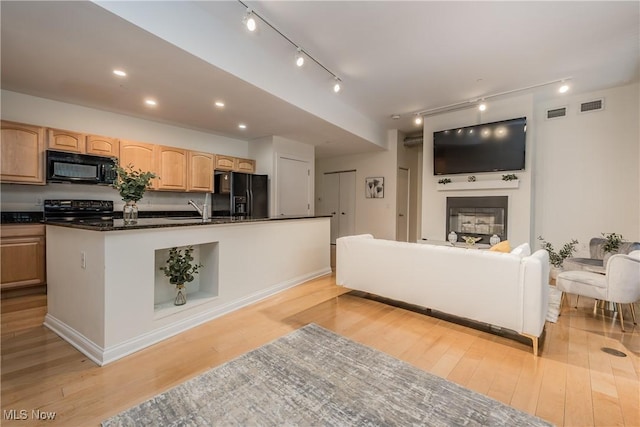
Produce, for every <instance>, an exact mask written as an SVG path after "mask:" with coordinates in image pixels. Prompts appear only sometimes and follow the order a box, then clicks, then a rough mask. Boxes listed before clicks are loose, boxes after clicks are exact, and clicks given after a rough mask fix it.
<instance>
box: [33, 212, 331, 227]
mask: <svg viewBox="0 0 640 427" xmlns="http://www.w3.org/2000/svg"><path fill="white" fill-rule="evenodd" d="M310 218H330V215H309V216H301V215H299V216H279V217H273V218H249V217H230V216H226V217H212V218H211V219H209V220H207V221H203V220H202V219H201V218H199V217H193V216H188V217H165V218H138V222H137V223H136V224H129V225H125V224H124V220H123V219H114V220H112V221H102V222H99V223H98V222H96V223H93V222H86V223H83V222H68V221H55V220H48V221H45V222H44V223H45V224H47V225H55V226H60V227H67V228H75V229H81V230H91V231H123V230H142V229H149V228H169V227H191V226H203V225H221V224H244V223H254V222H265V221H282V220H296V219H310Z"/></svg>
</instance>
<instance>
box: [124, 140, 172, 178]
mask: <svg viewBox="0 0 640 427" xmlns="http://www.w3.org/2000/svg"><path fill="white" fill-rule="evenodd" d="M157 147H158V146H157V145H154V144H149V143H146V142H138V141H129V140H124V139H121V140H120V162H119V163H120V166H122V167H123V168H127V166H129V165H131V166H132V167H133V169H134V170H138V169H140V170H142V171H143V172H153V173H155V174H156V175H158V176H162V175H160V174H159V173H158V172H157V170H156V150H157ZM157 181H158V179H157V178H156V179H153V180H152V181H151V189H157V188H158V183H157Z"/></svg>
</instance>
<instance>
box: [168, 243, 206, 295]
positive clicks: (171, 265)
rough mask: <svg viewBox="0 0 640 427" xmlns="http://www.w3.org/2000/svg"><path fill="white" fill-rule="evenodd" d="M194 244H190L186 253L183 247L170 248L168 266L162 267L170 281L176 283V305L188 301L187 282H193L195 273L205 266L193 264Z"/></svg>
mask: <svg viewBox="0 0 640 427" xmlns="http://www.w3.org/2000/svg"><path fill="white" fill-rule="evenodd" d="M192 253H193V246H188V247H187V248H186V249H185V250H184V253H182V250H181V249H178V248H171V249H169V259H167V262H166V264H167V265H166V266H164V267H160V270H162V271H163V272H164V275H165V276H167V277H168V278H169V283H171V284H172V285H176V290H177V292H176V298H175V300H174V302H173V303H174V304H175V305H184V304H186V303H187V290H186V289H185V284H186V283H189V282H192V281H193V279H194V277H193V275H194V274H198V270H199V269H200V268H202V267H203V265H202V264H193V263H192V262H193V256H192V255H191V254H192Z"/></svg>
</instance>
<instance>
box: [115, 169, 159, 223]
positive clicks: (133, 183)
mask: <svg viewBox="0 0 640 427" xmlns="http://www.w3.org/2000/svg"><path fill="white" fill-rule="evenodd" d="M116 174H117V177H116V180H115V181H114V182H113V188H115V189H116V190H118V192H119V193H120V197H122V200H123V201H124V202H125V204H124V208H123V218H124V224H125V225H129V224H135V223H137V222H138V205H137V204H136V202H137V201H138V200H140V199H142V196H143V195H144V192H145V191H146V190H147V188H149V184H151V180H152V179H153V178H156V174H154V173H153V172H142V170H140V169H138V170H134V169H133V165H132V164H129V165H127V167H126V168H123V167H122V166H120V164H118V163H116Z"/></svg>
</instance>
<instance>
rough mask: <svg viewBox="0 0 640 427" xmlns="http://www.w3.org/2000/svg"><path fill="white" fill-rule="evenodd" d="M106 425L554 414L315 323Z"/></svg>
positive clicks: (505, 419) (486, 421) (455, 422)
mask: <svg viewBox="0 0 640 427" xmlns="http://www.w3.org/2000/svg"><path fill="white" fill-rule="evenodd" d="M102 425H103V426H105V427H107V426H108V427H111V426H211V425H214V426H227V425H238V426H258V425H259V426H294V425H296V426H316V425H318V426H351V425H355V426H381V425H385V426H386V425H395V426H407V425H414V426H417V425H420V426H463V425H464V426H549V425H551V424H549V423H547V422H546V421H543V420H541V419H539V418H536V417H534V416H532V415H529V414H526V413H524V412H521V411H519V410H517V409H514V408H511V407H509V406H507V405H504V404H503V403H500V402H498V401H496V400H493V399H491V398H489V397H486V396H484V395H481V394H479V393H476V392H474V391H471V390H468V389H465V388H464V387H461V386H458V385H456V384H454V383H452V382H449V381H447V380H444V379H442V378H439V377H436V376H434V375H431V374H429V373H427V372H424V371H421V370H419V369H417V368H414V367H413V366H411V365H409V364H408V363H405V362H402V361H400V360H398V359H395V358H393V357H391V356H388V355H386V354H384V353H381V352H380V351H377V350H374V349H371V348H369V347H366V346H364V345H361V344H358V343H355V342H353V341H351V340H349V339H347V338H345V337H342V336H340V335H336V334H335V333H333V332H331V331H328V330H326V329H324V328H322V327H320V326H317V325H315V324H310V325H307V326H305V327H303V328H301V329H298V330H297V331H294V332H292V333H290V334H289V335H286V336H284V337H282V338H279V339H277V340H275V341H273V342H271V343H269V344H266V345H264V346H262V347H260V348H258V349H256V350H253V351H251V352H249V353H246V354H244V355H242V356H240V357H238V358H236V359H234V360H232V361H230V362H227V363H225V364H224V365H221V366H219V367H217V368H214V369H212V370H210V371H208V372H206V373H204V374H202V375H200V376H198V377H196V378H194V379H192V380H190V381H187V382H185V383H183V384H181V385H179V386H177V387H175V388H173V389H171V390H169V391H167V392H165V393H162V394H160V395H158V396H156V397H154V398H152V399H150V400H148V401H146V402H144V403H142V404H140V405H138V406H136V407H134V408H131V409H129V410H127V411H125V412H122V413H120V414H118V415H116V416H115V417H113V418H110V419H108V420H106V421H104V422H103V423H102Z"/></svg>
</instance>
